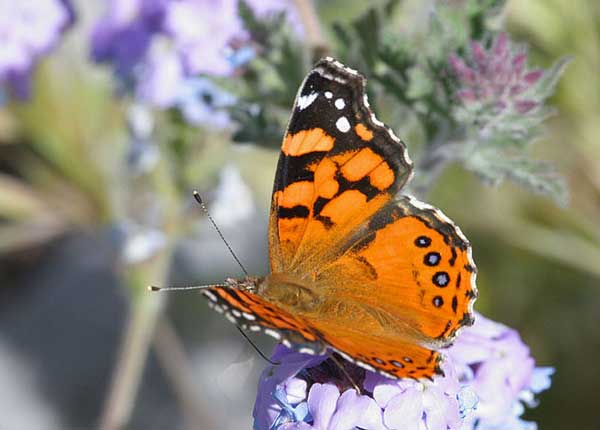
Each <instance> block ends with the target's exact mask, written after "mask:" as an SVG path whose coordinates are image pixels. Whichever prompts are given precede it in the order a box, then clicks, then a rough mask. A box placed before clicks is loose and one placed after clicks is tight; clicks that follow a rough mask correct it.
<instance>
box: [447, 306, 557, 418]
mask: <svg viewBox="0 0 600 430" xmlns="http://www.w3.org/2000/svg"><path fill="white" fill-rule="evenodd" d="M448 355H449V357H450V358H451V359H452V361H453V363H454V365H455V368H456V369H457V373H458V375H459V381H460V382H461V383H462V384H465V385H469V386H470V387H472V388H473V390H474V391H475V393H477V396H478V398H479V404H478V407H477V410H476V411H475V412H474V413H473V414H472V416H471V419H470V421H471V422H470V426H467V427H466V428H473V429H474V428H477V429H478V430H481V429H495V428H503V429H521V428H527V426H529V425H531V424H534V423H526V422H524V421H521V420H520V418H519V417H520V416H521V415H522V413H523V411H524V405H523V404H525V405H527V406H535V405H536V403H535V400H534V395H535V394H537V393H540V392H541V391H543V390H545V389H547V388H549V387H550V384H551V380H550V376H551V375H552V374H553V373H554V369H552V368H549V367H536V366H535V361H534V359H533V358H532V357H531V355H530V351H529V348H528V347H527V345H525V344H524V343H523V341H522V340H521V337H520V336H519V334H518V333H517V331H516V330H513V329H511V328H509V327H507V326H505V325H503V324H500V323H497V322H494V321H492V320H489V319H487V318H485V317H483V316H482V315H476V318H475V324H474V325H473V326H471V327H466V328H465V329H464V330H463V331H462V332H461V335H460V336H459V337H458V339H457V340H456V342H455V343H454V345H453V346H452V347H451V348H449V349H448ZM475 422H477V427H475Z"/></svg>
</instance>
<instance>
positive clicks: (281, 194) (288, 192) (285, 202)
mask: <svg viewBox="0 0 600 430" xmlns="http://www.w3.org/2000/svg"><path fill="white" fill-rule="evenodd" d="M313 195H314V183H313V182H312V181H298V182H293V183H291V184H290V185H288V186H287V187H285V188H284V189H283V190H282V191H278V192H277V196H276V199H277V200H276V201H277V204H278V205H279V206H283V207H284V208H293V207H294V206H298V205H302V206H306V207H308V208H310V206H311V203H312V200H313Z"/></svg>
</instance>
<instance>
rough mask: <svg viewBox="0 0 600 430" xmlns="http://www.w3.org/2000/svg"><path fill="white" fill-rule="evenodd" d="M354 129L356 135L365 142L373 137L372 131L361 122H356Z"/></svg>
mask: <svg viewBox="0 0 600 430" xmlns="http://www.w3.org/2000/svg"><path fill="white" fill-rule="evenodd" d="M354 131H355V132H356V134H357V135H358V137H360V138H361V139H362V140H364V141H365V142H368V141H369V140H371V139H373V132H372V131H371V130H369V129H368V128H367V127H365V125H364V124H362V123H358V124H356V126H355V127H354Z"/></svg>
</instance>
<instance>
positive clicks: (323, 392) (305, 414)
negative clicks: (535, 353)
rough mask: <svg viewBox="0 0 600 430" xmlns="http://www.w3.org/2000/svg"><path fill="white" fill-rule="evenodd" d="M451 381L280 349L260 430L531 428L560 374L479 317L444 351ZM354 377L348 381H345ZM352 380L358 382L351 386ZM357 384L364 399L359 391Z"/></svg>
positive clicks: (266, 376)
mask: <svg viewBox="0 0 600 430" xmlns="http://www.w3.org/2000/svg"><path fill="white" fill-rule="evenodd" d="M445 352H446V360H445V361H444V363H443V371H444V376H435V377H434V378H433V379H432V380H412V379H401V380H393V379H389V378H387V377H384V376H381V375H379V374H377V373H374V372H370V371H366V370H364V369H362V368H360V367H358V366H355V365H353V364H352V363H350V362H347V361H344V360H343V359H341V358H339V359H338V360H337V361H339V362H340V364H341V365H342V366H343V367H344V370H345V372H342V371H341V369H340V368H339V366H338V365H337V364H335V362H333V361H332V360H331V359H327V356H311V355H307V354H300V353H298V352H295V351H293V350H291V349H288V348H286V347H284V346H282V345H279V346H277V348H276V350H275V353H274V355H273V360H275V361H277V362H281V363H282V364H281V365H280V366H270V367H268V368H267V369H266V370H265V371H264V372H263V374H262V376H261V378H260V382H259V388H258V396H257V400H256V403H255V407H254V418H255V421H254V430H342V429H344V430H353V429H355V428H365V429H370V430H413V429H414V430H423V429H427V430H448V429H451V430H452V429H454V430H457V429H461V430H462V429H464V430H471V429H473V430H475V429H477V430H491V429H499V428H502V429H503V430H525V429H529V428H533V427H532V426H535V423H531V422H527V421H523V420H521V418H520V417H521V415H522V413H523V411H524V407H525V406H535V404H536V403H535V400H534V394H537V393H539V392H540V391H542V390H545V389H547V388H548V387H549V386H550V382H551V381H550V376H551V374H552V373H553V369H551V368H545V367H539V368H536V367H535V363H534V361H533V358H532V357H531V356H530V354H529V349H528V348H527V346H526V345H524V344H523V342H522V341H521V339H520V337H519V336H518V333H517V332H516V331H515V330H512V329H510V328H508V327H506V326H504V325H502V324H499V323H496V322H493V321H491V320H489V319H487V318H484V317H483V316H481V315H477V317H476V322H475V325H474V326H473V327H470V328H465V329H464V331H463V332H462V333H461V335H460V336H459V338H458V339H457V341H456V342H455V343H454V344H453V345H452V346H451V347H449V348H447V349H446V350H445ZM345 373H346V374H348V375H349V376H350V378H348V376H346V375H345ZM350 379H351V380H352V382H351V381H350ZM353 384H357V385H358V388H360V391H361V393H357V391H356V389H355V388H354V385H353Z"/></svg>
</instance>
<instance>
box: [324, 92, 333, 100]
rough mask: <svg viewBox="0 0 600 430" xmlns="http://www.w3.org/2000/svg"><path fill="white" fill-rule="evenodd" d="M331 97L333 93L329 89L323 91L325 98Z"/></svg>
mask: <svg viewBox="0 0 600 430" xmlns="http://www.w3.org/2000/svg"><path fill="white" fill-rule="evenodd" d="M332 97H333V93H332V92H331V91H325V98H328V99H330V98H332Z"/></svg>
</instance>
